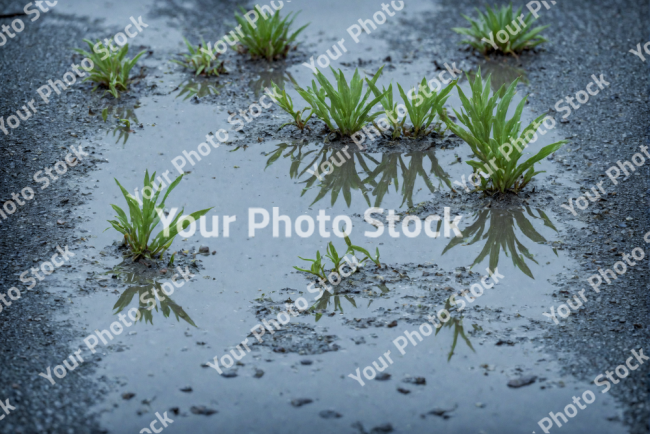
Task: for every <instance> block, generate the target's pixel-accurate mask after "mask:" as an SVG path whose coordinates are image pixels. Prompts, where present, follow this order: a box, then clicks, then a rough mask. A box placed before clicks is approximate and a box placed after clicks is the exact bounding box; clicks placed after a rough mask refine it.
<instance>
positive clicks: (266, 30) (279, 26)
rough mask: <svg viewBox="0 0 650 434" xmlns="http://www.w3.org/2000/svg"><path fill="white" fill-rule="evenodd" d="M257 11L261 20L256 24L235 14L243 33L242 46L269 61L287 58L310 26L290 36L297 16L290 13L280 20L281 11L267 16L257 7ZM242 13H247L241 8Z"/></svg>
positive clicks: (254, 55)
mask: <svg viewBox="0 0 650 434" xmlns="http://www.w3.org/2000/svg"><path fill="white" fill-rule="evenodd" d="M255 9H256V10H257V12H258V13H259V14H260V19H259V20H258V21H256V22H255V23H254V24H251V23H250V22H249V21H248V20H247V19H246V18H244V17H243V16H241V15H239V14H238V13H237V12H235V19H236V20H237V22H238V23H239V25H240V26H241V33H243V36H242V37H241V38H240V42H241V44H242V45H243V46H244V47H246V48H247V49H248V52H249V53H250V54H251V55H252V56H253V57H264V58H265V59H267V60H268V61H272V60H274V59H278V58H280V57H286V56H287V53H288V52H289V49H290V48H291V44H293V42H294V41H295V40H296V38H297V37H298V35H299V34H300V33H301V32H302V31H303V30H304V29H305V27H307V26H308V25H309V24H305V25H304V26H302V27H301V28H299V29H298V30H296V31H295V32H293V33H291V34H290V27H291V25H292V24H293V20H295V18H296V16H297V14H292V13H290V14H289V15H287V16H286V17H284V19H280V11H279V10H278V11H275V13H274V14H273V15H270V14H269V15H268V16H267V15H266V14H265V13H264V12H263V11H262V10H261V9H260V8H259V6H255ZM241 11H242V13H244V14H245V13H246V10H245V9H244V8H241ZM292 15H293V17H292ZM238 27H239V26H238ZM241 33H240V34H241Z"/></svg>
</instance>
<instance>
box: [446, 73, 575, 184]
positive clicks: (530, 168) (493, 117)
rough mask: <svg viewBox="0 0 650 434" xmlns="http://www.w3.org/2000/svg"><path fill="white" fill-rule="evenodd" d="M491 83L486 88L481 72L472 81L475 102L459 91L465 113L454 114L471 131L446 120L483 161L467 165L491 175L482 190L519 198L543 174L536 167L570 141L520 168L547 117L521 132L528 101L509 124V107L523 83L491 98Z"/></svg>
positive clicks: (483, 180) (545, 150) (546, 150)
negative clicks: (507, 116) (535, 178)
mask: <svg viewBox="0 0 650 434" xmlns="http://www.w3.org/2000/svg"><path fill="white" fill-rule="evenodd" d="M490 79H491V77H490V76H488V78H487V81H486V83H485V85H484V84H483V81H482V79H481V71H480V69H479V71H478V73H477V74H476V78H475V80H474V81H473V82H472V80H471V79H470V78H468V80H469V83H470V85H471V89H472V96H471V99H468V98H467V97H466V96H465V94H464V93H463V91H462V89H460V88H458V95H459V96H460V99H461V102H462V104H463V110H462V111H461V113H458V112H457V111H456V110H454V113H456V116H457V117H458V120H459V121H460V122H461V123H462V124H463V125H464V126H465V127H467V129H465V128H463V127H462V126H460V125H457V124H455V123H454V122H452V121H451V120H450V119H449V118H448V117H447V116H444V120H445V122H446V123H447V126H448V127H449V129H451V131H453V132H454V134H456V135H457V136H459V137H460V138H462V139H463V140H464V141H466V142H467V144H469V146H470V148H472V152H473V153H474V155H475V156H476V158H478V159H479V161H474V160H470V161H467V164H469V165H470V166H472V167H473V168H474V170H475V171H478V172H479V173H480V172H483V173H487V174H489V175H490V177H489V178H487V179H486V178H483V177H480V179H481V186H480V187H479V190H483V191H485V192H487V193H495V192H500V193H505V192H507V191H511V192H513V193H515V194H516V193H518V192H519V191H520V190H521V189H522V188H524V187H525V186H526V185H527V184H528V183H529V182H530V181H531V180H532V178H533V177H534V176H535V175H537V174H539V173H543V172H536V171H535V169H534V164H535V163H537V162H538V161H540V160H542V159H543V158H545V157H547V156H548V155H550V154H551V153H553V152H555V151H557V150H558V149H560V147H561V146H562V145H563V144H565V143H567V141H566V140H561V141H559V142H556V143H553V144H550V145H548V146H545V147H543V148H542V149H541V150H540V151H539V152H538V153H537V154H536V155H534V156H532V157H530V158H529V159H528V160H526V161H525V162H524V163H522V164H518V161H519V159H520V158H521V157H522V155H523V150H524V148H526V147H527V146H528V143H529V142H530V141H531V140H532V139H533V138H534V137H535V131H537V129H538V128H539V126H540V125H541V124H542V122H543V120H544V117H545V116H546V114H542V115H540V116H539V117H538V118H537V119H535V120H534V121H533V122H531V123H530V124H529V125H528V126H527V127H526V128H524V130H523V131H521V121H520V120H521V113H522V111H523V109H524V105H525V104H526V99H527V97H524V98H523V99H522V100H521V102H520V103H519V105H518V106H517V109H516V110H515V113H514V114H513V116H512V117H511V118H510V119H508V120H506V115H507V112H508V107H509V106H510V102H511V101H512V98H513V97H514V95H515V93H516V87H517V82H518V81H519V80H518V79H517V80H515V81H514V82H513V83H512V84H511V85H510V86H509V87H508V88H507V89H506V90H504V88H505V85H503V86H502V87H501V89H499V90H498V91H497V92H495V93H494V94H493V95H492V97H490ZM500 95H503V97H500ZM495 109H496V112H495ZM520 131H521V133H520Z"/></svg>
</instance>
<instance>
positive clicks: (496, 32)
mask: <svg viewBox="0 0 650 434" xmlns="http://www.w3.org/2000/svg"><path fill="white" fill-rule="evenodd" d="M486 8H487V13H483V12H481V11H480V10H479V9H478V8H477V9H476V12H478V19H476V20H475V19H472V18H470V17H468V16H466V15H463V18H465V19H466V20H467V21H469V23H470V26H471V27H469V28H468V27H454V28H453V29H452V30H453V31H455V32H456V33H459V34H461V35H466V36H469V39H464V40H463V41H462V42H463V43H467V44H469V45H471V46H472V47H474V48H475V49H477V50H478V51H480V52H482V53H484V54H487V53H488V52H490V51H500V52H502V53H505V54H516V53H521V52H522V51H524V50H530V49H531V48H534V47H536V46H538V45H539V44H541V43H544V42H548V40H547V39H545V38H543V37H542V36H541V35H540V32H541V31H542V30H544V29H546V28H547V27H548V25H546V26H538V27H535V28H533V29H531V28H530V25H531V24H532V23H533V21H535V18H534V17H533V15H532V14H531V13H528V15H527V16H526V17H525V18H523V20H519V19H518V17H520V16H521V15H522V13H521V10H522V8H523V6H522V7H520V8H519V9H518V10H517V12H513V10H512V4H511V5H508V6H502V7H500V8H498V7H496V6H495V7H494V9H493V8H490V6H486ZM511 27H512V28H511ZM525 29H530V30H528V31H525ZM504 32H505V34H506V35H507V36H502V37H501V38H499V36H500V35H503V33H504ZM502 39H505V41H502ZM495 47H496V48H495Z"/></svg>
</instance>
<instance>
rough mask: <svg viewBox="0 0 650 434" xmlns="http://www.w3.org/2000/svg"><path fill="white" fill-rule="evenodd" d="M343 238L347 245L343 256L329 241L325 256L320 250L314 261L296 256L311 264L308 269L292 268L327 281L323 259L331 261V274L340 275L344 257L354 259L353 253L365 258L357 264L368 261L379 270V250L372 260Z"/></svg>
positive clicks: (346, 238)
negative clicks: (362, 255)
mask: <svg viewBox="0 0 650 434" xmlns="http://www.w3.org/2000/svg"><path fill="white" fill-rule="evenodd" d="M344 238H345V244H347V246H348V248H347V250H346V251H345V253H344V254H343V256H341V255H340V254H339V252H338V251H337V250H336V247H334V244H333V243H332V242H331V241H330V242H329V244H328V245H327V252H326V254H325V256H321V254H320V250H318V251H316V259H305V258H302V257H300V256H298V257H299V258H300V259H302V260H303V261H307V262H311V266H310V267H309V269H305V268H299V267H293V268H295V269H296V270H298V271H303V272H305V273H309V274H313V275H314V276H316V277H318V278H321V279H327V275H326V274H325V264H324V263H323V260H324V259H325V258H328V259H329V260H330V261H332V269H331V272H334V273H338V274H339V275H340V274H341V267H343V265H344V262H345V261H344V257H345V255H347V254H351V255H352V256H353V257H354V258H355V259H356V256H355V253H362V254H364V255H365V256H366V257H365V258H363V259H361V261H358V260H357V261H358V262H357V263H358V264H363V263H364V262H365V261H367V260H368V259H370V260H371V261H372V262H374V263H375V265H376V266H377V267H379V268H381V262H379V248H377V256H376V257H374V258H373V257H372V255H370V253H369V252H368V251H367V250H366V249H364V248H363V247H359V246H355V245H354V244H352V241H350V237H348V236H347V235H345V236H344ZM346 263H347V262H346ZM339 279H340V277H339Z"/></svg>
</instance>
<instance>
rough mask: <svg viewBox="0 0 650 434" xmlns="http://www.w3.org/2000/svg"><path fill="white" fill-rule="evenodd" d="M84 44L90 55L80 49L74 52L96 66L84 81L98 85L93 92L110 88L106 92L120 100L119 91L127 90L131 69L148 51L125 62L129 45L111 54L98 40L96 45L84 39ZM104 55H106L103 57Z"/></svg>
mask: <svg viewBox="0 0 650 434" xmlns="http://www.w3.org/2000/svg"><path fill="white" fill-rule="evenodd" d="M84 42H85V43H87V44H88V47H90V53H89V52H87V51H84V50H81V49H79V48H76V49H75V50H74V51H75V52H76V53H78V54H81V55H83V56H85V57H87V58H89V59H90V60H92V62H93V64H94V65H93V69H92V70H90V71H87V72H89V73H90V75H89V76H88V77H86V78H85V79H84V80H83V81H92V82H95V83H97V85H96V86H95V87H94V88H93V92H94V91H95V90H96V89H97V88H98V87H99V86H104V87H107V88H108V90H107V91H106V92H108V93H110V94H111V95H113V96H114V97H115V98H119V97H120V94H119V90H123V91H126V90H127V86H128V83H129V73H130V72H131V69H132V68H133V67H134V66H135V63H136V62H137V61H138V59H140V57H141V56H142V55H143V54H144V53H145V52H146V51H145V50H143V51H141V52H139V53H138V54H136V56H135V57H134V58H133V59H126V60H125V59H124V57H125V56H126V53H127V52H128V51H129V44H125V45H124V46H123V47H122V48H120V49H119V50H117V51H114V52H111V51H110V50H109V49H108V48H105V47H104V45H103V44H102V43H101V41H99V40H97V42H96V43H95V44H94V45H93V43H92V42H91V41H89V40H88V39H84ZM94 47H97V49H96V50H95V48H94ZM103 53H105V54H104V56H103V57H102V54H103ZM82 68H83V67H82ZM106 92H104V93H106Z"/></svg>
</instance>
